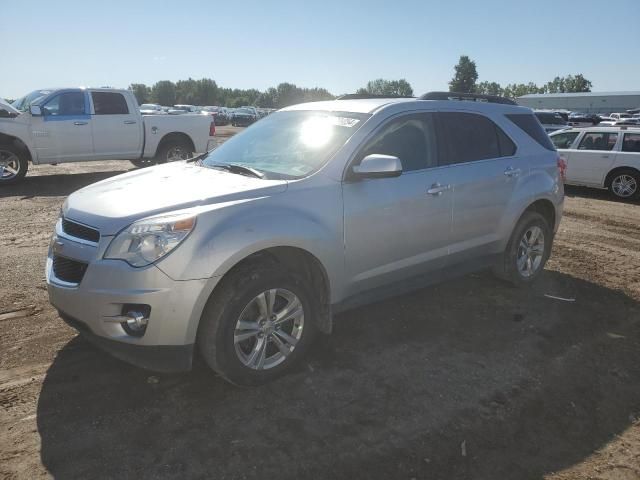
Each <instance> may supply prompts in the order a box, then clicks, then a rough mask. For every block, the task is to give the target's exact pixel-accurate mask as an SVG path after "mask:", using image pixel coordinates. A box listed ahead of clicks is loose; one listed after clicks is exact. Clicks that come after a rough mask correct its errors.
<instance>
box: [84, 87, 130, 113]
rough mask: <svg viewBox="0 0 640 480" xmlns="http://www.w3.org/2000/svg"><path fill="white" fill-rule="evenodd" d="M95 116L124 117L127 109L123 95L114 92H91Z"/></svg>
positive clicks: (127, 111)
mask: <svg viewBox="0 0 640 480" xmlns="http://www.w3.org/2000/svg"><path fill="white" fill-rule="evenodd" d="M91 99H92V100H93V109H94V110H95V112H96V115H126V114H128V113H129V107H128V106H127V101H126V100H125V98H124V95H122V94H121V93H115V92H91Z"/></svg>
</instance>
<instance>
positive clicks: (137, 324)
mask: <svg viewBox="0 0 640 480" xmlns="http://www.w3.org/2000/svg"><path fill="white" fill-rule="evenodd" d="M150 314H151V307H150V306H149V305H124V306H123V307H122V316H123V317H126V320H125V321H124V322H121V323H120V325H122V328H123V329H124V331H125V332H127V334H129V335H131V336H134V337H142V336H143V335H144V333H145V332H146V331H147V325H148V323H149V315H150Z"/></svg>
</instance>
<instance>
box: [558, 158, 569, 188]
mask: <svg viewBox="0 0 640 480" xmlns="http://www.w3.org/2000/svg"><path fill="white" fill-rule="evenodd" d="M558 173H559V174H560V178H561V179H562V181H563V182H564V181H565V180H566V179H567V161H566V160H565V159H564V158H562V157H561V156H560V155H558Z"/></svg>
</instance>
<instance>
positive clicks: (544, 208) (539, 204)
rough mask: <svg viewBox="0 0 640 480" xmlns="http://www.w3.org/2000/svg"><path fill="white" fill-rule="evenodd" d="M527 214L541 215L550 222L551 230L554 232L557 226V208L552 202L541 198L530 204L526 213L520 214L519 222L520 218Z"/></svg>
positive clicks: (525, 210)
mask: <svg viewBox="0 0 640 480" xmlns="http://www.w3.org/2000/svg"><path fill="white" fill-rule="evenodd" d="M526 212H537V213H539V214H540V215H542V216H543V217H544V218H545V220H547V221H548V222H549V228H550V229H551V230H552V231H553V230H554V228H555V224H556V208H555V206H554V205H553V202H551V200H548V199H546V198H541V199H538V200H536V201H535V202H533V203H530V204H529V206H527V208H525V209H524V211H523V212H522V213H521V214H520V217H518V221H520V218H522V215H524V214H525V213H526Z"/></svg>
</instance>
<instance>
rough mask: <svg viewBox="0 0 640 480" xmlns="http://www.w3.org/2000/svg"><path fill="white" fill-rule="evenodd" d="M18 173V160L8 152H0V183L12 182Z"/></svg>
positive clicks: (13, 154)
mask: <svg viewBox="0 0 640 480" xmlns="http://www.w3.org/2000/svg"><path fill="white" fill-rule="evenodd" d="M19 172H20V159H19V158H18V156H17V155H16V154H15V153H13V152H10V151H8V150H0V182H1V181H8V180H13V179H14V178H15V177H16V176H17V175H18V173H19Z"/></svg>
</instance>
